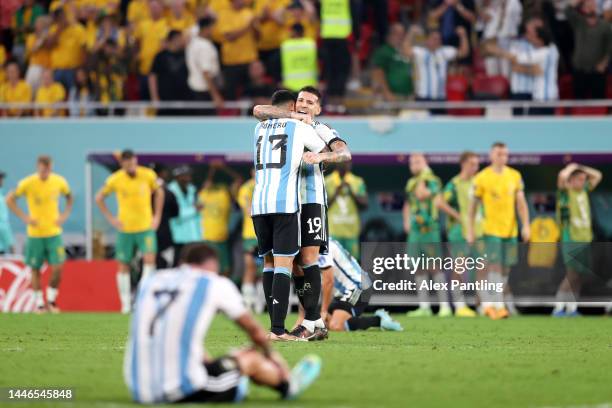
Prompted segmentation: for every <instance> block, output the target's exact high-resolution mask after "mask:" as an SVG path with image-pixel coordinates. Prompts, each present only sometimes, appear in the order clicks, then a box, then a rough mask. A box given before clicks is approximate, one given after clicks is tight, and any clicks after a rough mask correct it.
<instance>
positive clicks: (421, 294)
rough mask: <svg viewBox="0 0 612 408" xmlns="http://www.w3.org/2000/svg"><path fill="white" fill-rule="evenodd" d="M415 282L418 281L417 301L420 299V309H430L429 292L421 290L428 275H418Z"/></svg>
mask: <svg viewBox="0 0 612 408" xmlns="http://www.w3.org/2000/svg"><path fill="white" fill-rule="evenodd" d="M414 280H415V281H416V285H417V299H419V309H429V308H430V306H429V291H428V290H425V289H423V290H421V289H420V287H421V284H422V283H423V282H424V281H426V280H427V275H422V274H419V275H416V276H415V277H414Z"/></svg>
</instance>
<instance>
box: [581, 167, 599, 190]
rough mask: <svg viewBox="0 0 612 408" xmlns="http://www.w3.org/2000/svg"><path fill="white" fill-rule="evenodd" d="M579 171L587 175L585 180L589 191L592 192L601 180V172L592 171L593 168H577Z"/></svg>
mask: <svg viewBox="0 0 612 408" xmlns="http://www.w3.org/2000/svg"><path fill="white" fill-rule="evenodd" d="M579 169H580V170H582V171H584V172H585V173H586V174H587V178H588V180H589V186H590V188H591V190H594V189H595V187H597V185H598V184H599V183H600V182H601V179H602V178H603V176H602V174H601V171H599V170H597V169H594V168H593V167H588V166H582V165H581V166H579Z"/></svg>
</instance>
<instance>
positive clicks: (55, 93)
mask: <svg viewBox="0 0 612 408" xmlns="http://www.w3.org/2000/svg"><path fill="white" fill-rule="evenodd" d="M65 99H66V90H65V89H64V87H63V86H62V84H60V83H59V82H55V81H53V71H51V70H50V69H45V70H44V71H43V74H42V82H41V84H40V88H38V91H36V98H35V99H34V102H36V103H58V102H63V101H64V100H65ZM62 115H63V110H62V109H54V108H42V109H37V110H36V116H43V117H46V118H48V117H52V116H62Z"/></svg>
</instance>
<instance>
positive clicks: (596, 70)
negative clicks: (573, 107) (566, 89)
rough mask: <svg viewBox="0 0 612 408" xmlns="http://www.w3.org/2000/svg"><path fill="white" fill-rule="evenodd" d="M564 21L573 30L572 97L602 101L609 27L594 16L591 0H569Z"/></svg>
mask: <svg viewBox="0 0 612 408" xmlns="http://www.w3.org/2000/svg"><path fill="white" fill-rule="evenodd" d="M566 15H567V21H569V23H570V25H571V26H572V28H573V29H574V43H575V44H576V47H574V55H573V57H572V63H573V66H574V78H573V80H574V81H573V84H574V97H575V98H577V99H588V98H589V97H591V98H593V99H603V98H605V93H606V72H607V69H608V63H609V62H610V55H611V54H612V30H611V29H610V24H609V23H607V22H605V21H603V20H602V19H601V18H600V17H599V16H598V15H597V3H596V2H595V0H572V1H571V3H570V6H569V7H568V8H567V9H566Z"/></svg>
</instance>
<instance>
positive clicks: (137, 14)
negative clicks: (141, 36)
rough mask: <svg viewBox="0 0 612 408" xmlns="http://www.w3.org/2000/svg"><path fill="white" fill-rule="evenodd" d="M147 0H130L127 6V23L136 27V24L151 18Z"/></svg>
mask: <svg viewBox="0 0 612 408" xmlns="http://www.w3.org/2000/svg"><path fill="white" fill-rule="evenodd" d="M148 3H149V1H148V0H131V1H130V4H129V5H128V8H127V23H128V24H129V25H132V26H134V28H136V27H138V25H139V24H140V23H141V22H142V21H144V20H147V19H149V18H151V12H150V10H149V4H148Z"/></svg>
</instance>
